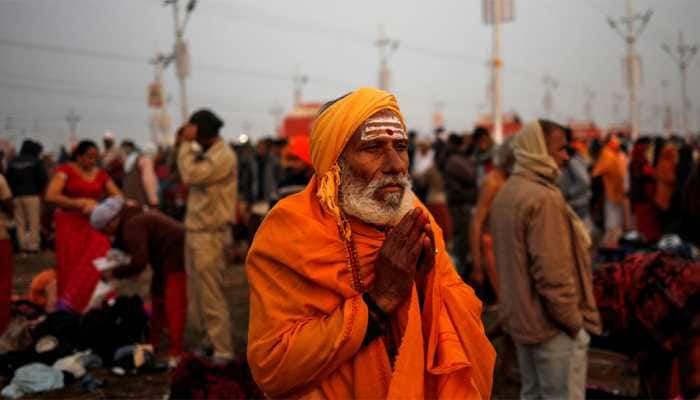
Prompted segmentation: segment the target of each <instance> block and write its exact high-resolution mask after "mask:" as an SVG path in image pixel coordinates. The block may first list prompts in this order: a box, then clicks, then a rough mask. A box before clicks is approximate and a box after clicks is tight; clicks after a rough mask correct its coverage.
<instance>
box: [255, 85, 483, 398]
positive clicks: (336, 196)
mask: <svg viewBox="0 0 700 400" xmlns="http://www.w3.org/2000/svg"><path fill="white" fill-rule="evenodd" d="M405 131H406V129H405V123H404V120H403V117H402V115H401V111H400V110H399V107H398V104H397V102H396V99H395V98H394V96H393V95H391V94H389V93H386V92H383V91H380V90H377V89H372V88H362V89H359V90H357V91H355V92H352V93H350V94H348V95H346V96H344V97H341V98H340V99H337V100H335V101H333V102H331V103H328V104H326V105H325V106H324V107H323V108H322V109H321V111H320V112H319V115H318V117H317V118H316V121H315V123H314V127H313V130H312V133H311V160H312V162H313V167H314V172H315V175H314V177H313V178H312V179H311V182H310V183H309V185H308V186H307V187H306V189H305V190H304V191H302V192H300V193H297V194H295V195H292V196H289V197H287V198H285V199H283V200H281V201H280V202H279V203H278V204H277V205H276V206H275V207H274V208H273V209H272V210H271V211H270V213H269V215H268V216H267V218H266V219H265V220H264V221H263V223H262V225H261V226H260V229H259V230H258V232H257V234H256V236H255V240H254V242H253V244H252V246H251V249H250V252H249V253H248V259H247V261H246V270H247V274H248V281H249V284H250V291H251V293H250V326H249V333H248V362H249V364H250V368H251V370H252V373H253V377H254V378H255V381H256V383H257V384H258V385H259V386H260V387H261V388H262V390H263V391H264V392H265V393H266V395H267V396H269V397H278V398H328V399H347V398H446V399H447V398H449V399H457V398H467V399H475V398H488V397H489V396H490V394H491V384H492V376H493V366H494V361H495V352H494V350H493V347H492V346H491V344H490V343H489V341H488V339H487V338H486V336H485V334H484V328H483V325H482V323H481V319H480V315H481V303H480V302H479V300H478V299H477V298H476V296H475V295H474V292H473V290H472V289H471V288H469V287H468V286H467V285H465V284H464V283H463V282H462V280H461V279H460V278H459V276H458V275H457V273H456V271H455V268H454V266H453V265H452V263H451V261H450V257H449V255H448V254H447V251H446V249H445V242H444V240H443V237H442V232H441V231H440V228H439V227H438V226H437V224H436V223H435V221H434V220H433V218H432V217H431V216H430V214H429V213H428V211H427V210H426V208H425V206H424V205H423V204H421V203H420V202H419V201H418V200H417V199H416V197H415V195H414V194H413V192H412V191H411V189H410V181H409V179H408V152H407V147H408V143H407V137H406V134H405Z"/></svg>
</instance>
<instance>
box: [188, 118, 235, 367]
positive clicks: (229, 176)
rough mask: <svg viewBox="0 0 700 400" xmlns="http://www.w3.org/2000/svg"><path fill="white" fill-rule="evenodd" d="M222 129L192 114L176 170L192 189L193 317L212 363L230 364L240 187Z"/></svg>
mask: <svg viewBox="0 0 700 400" xmlns="http://www.w3.org/2000/svg"><path fill="white" fill-rule="evenodd" d="M222 126H223V122H222V121H221V120H220V119H219V118H218V117H217V116H216V115H214V113H212V112H211V111H209V110H200V111H197V112H195V113H194V114H192V116H191V117H190V121H189V123H188V124H187V125H185V127H184V130H183V135H182V140H183V142H184V143H182V145H181V146H180V150H179V153H178V169H179V171H180V175H181V177H182V181H183V182H184V183H185V184H186V185H187V186H188V187H189V195H188V198H187V214H186V216H185V229H186V234H185V266H186V270H187V275H188V282H187V286H188V297H189V304H190V315H191V316H192V320H193V322H194V326H195V328H196V329H199V330H200V332H201V330H204V331H206V333H207V336H208V338H209V340H210V341H211V344H212V346H213V348H214V360H216V361H221V362H227V361H230V360H232V359H233V357H234V351H233V343H232V339H231V318H230V313H229V309H228V304H227V303H226V297H225V296H224V290H223V272H224V270H225V268H226V259H225V256H224V253H225V249H226V248H227V247H229V246H230V244H231V242H232V238H231V231H230V224H231V223H232V222H233V221H234V217H235V205H236V194H237V193H236V189H237V182H236V155H235V153H234V152H233V150H231V148H230V147H229V146H228V145H227V144H226V143H225V142H224V141H223V139H221V137H220V136H219V130H220V129H221V127H222ZM195 141H196V142H195ZM202 328H203V329H202Z"/></svg>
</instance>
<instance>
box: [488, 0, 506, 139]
mask: <svg viewBox="0 0 700 400" xmlns="http://www.w3.org/2000/svg"><path fill="white" fill-rule="evenodd" d="M502 14H503V2H502V1H501V0H494V4H493V49H492V50H493V54H492V57H493V58H492V60H491V62H492V64H491V65H492V74H493V95H492V96H491V101H492V104H491V112H492V113H493V114H492V117H493V140H494V141H495V142H496V144H501V143H502V142H503V116H502V111H501V91H502V89H501V84H502V81H501V67H502V65H503V61H502V60H501V20H502V19H503V15H502Z"/></svg>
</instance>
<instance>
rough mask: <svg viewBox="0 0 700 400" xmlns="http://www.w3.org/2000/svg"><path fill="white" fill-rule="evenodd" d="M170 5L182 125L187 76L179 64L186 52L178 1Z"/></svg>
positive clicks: (186, 115)
mask: <svg viewBox="0 0 700 400" xmlns="http://www.w3.org/2000/svg"><path fill="white" fill-rule="evenodd" d="M170 4H172V6H173V22H174V26H175V60H176V67H177V71H176V72H177V80H178V83H179V84H180V117H181V118H182V122H183V123H184V122H185V121H187V117H188V111H187V110H188V108H187V84H186V83H185V78H186V77H187V74H186V73H185V71H182V70H181V69H182V66H181V63H183V62H184V61H183V58H184V57H185V56H186V55H184V54H182V52H183V51H186V49H185V42H184V40H183V38H182V35H183V32H182V27H181V26H180V7H179V1H178V0H175V1H172V2H171V3H170Z"/></svg>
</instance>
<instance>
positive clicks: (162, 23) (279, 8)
mask: <svg viewBox="0 0 700 400" xmlns="http://www.w3.org/2000/svg"><path fill="white" fill-rule="evenodd" d="M181 2H182V3H185V2H186V1H185V0H181ZM515 3H516V5H515V7H516V10H515V12H516V20H515V22H513V23H510V24H507V25H505V26H504V27H503V59H504V63H505V67H504V72H503V75H504V78H503V79H504V109H505V110H506V111H511V110H512V111H517V112H518V113H520V114H521V115H522V116H523V117H524V118H526V119H529V118H533V117H537V116H541V115H543V114H544V109H543V101H542V99H543V95H544V85H543V84H542V80H543V79H542V78H543V76H544V75H545V73H548V74H550V75H551V76H552V77H554V78H555V79H557V80H558V81H559V82H560V86H559V88H558V89H557V90H556V91H555V92H554V103H555V106H554V107H555V114H554V116H555V118H557V119H559V120H562V121H566V120H568V119H569V118H577V119H581V118H583V116H584V103H585V88H586V87H587V86H588V87H590V88H591V89H592V90H593V91H594V92H595V93H596V97H595V100H594V108H593V115H594V117H595V119H596V120H597V121H598V123H599V124H601V125H606V124H608V123H610V122H612V121H613V120H614V107H613V105H614V102H615V100H614V98H615V93H619V94H620V95H624V96H625V100H624V101H623V102H622V103H621V104H620V107H619V114H620V116H621V118H626V116H627V110H628V107H627V103H626V90H625V87H624V86H623V81H622V58H623V56H624V51H625V44H624V42H623V40H622V39H621V38H620V37H619V36H618V35H617V34H616V33H615V32H614V31H612V30H611V29H610V28H609V27H608V24H607V23H606V21H605V18H606V17H607V16H621V15H622V14H623V13H624V11H625V1H624V0H515ZM183 6H184V4H183ZM635 7H636V9H637V10H638V11H640V12H642V11H645V10H647V9H648V8H652V9H653V10H654V15H653V17H652V19H651V23H650V24H649V26H648V28H647V30H646V31H645V32H644V34H643V35H642V37H641V39H640V41H639V43H638V52H639V54H640V56H641V57H642V60H643V78H644V83H643V88H642V93H641V99H642V117H641V120H642V129H643V130H645V131H650V130H659V128H660V126H661V113H660V112H659V111H660V107H659V106H660V105H661V104H663V103H664V90H663V88H662V84H661V82H662V81H663V80H668V81H669V83H670V84H669V86H668V89H667V98H668V100H669V101H670V102H671V103H672V104H673V106H674V111H675V113H676V114H677V113H678V111H679V110H680V108H679V107H680V93H679V72H678V68H677V66H676V64H675V63H674V62H673V61H671V60H670V58H669V56H668V55H667V54H666V53H664V52H663V51H662V50H661V43H663V42H668V43H671V44H674V45H675V44H676V42H677V40H678V32H679V30H681V29H682V30H683V31H684V32H685V37H686V40H687V41H688V42H698V41H700V24H698V20H700V1H697V0H656V1H652V0H637V1H635ZM380 24H383V25H384V27H385V30H386V32H387V34H388V35H389V36H390V37H391V38H394V39H397V40H399V41H400V46H399V48H398V50H397V51H396V53H395V54H394V56H393V57H392V58H391V60H390V67H391V69H392V73H393V76H392V87H391V90H392V91H393V92H394V93H396V95H397V97H398V100H399V103H400V105H401V107H402V110H403V111H404V113H405V115H406V117H407V121H408V123H409V125H411V126H412V127H414V128H416V129H418V130H419V131H422V132H427V131H428V130H429V129H430V127H431V117H432V114H433V112H434V109H435V106H434V104H435V103H436V102H442V103H444V111H443V112H444V115H445V118H446V124H447V127H448V129H451V130H464V129H470V128H471V127H472V126H473V122H474V120H475V118H476V115H477V113H479V112H484V111H488V107H485V104H486V92H487V85H488V82H489V77H490V73H489V70H488V68H487V66H486V62H487V59H488V58H489V56H490V51H491V28H490V27H489V26H486V25H484V24H483V23H482V16H481V1H479V0H443V1H430V2H428V1H406V0H404V1H398V0H396V1H379V0H374V1H370V0H353V1H343V2H340V1H328V0H326V1H321V0H295V1H291V0H287V1H282V0H278V1H264V0H255V1H253V0H250V1H245V0H199V2H198V4H197V8H196V9H195V11H194V13H193V14H192V16H191V19H190V22H189V24H188V26H187V29H186V33H185V36H186V39H187V41H188V43H189V45H190V52H191V55H192V77H191V79H189V80H188V82H187V86H188V90H189V103H190V111H193V110H195V109H197V108H199V107H203V106H208V107H211V108H212V109H213V110H214V111H215V112H217V113H219V114H220V115H221V116H222V117H223V119H224V120H225V123H226V126H225V128H224V134H225V136H226V137H228V138H233V137H237V136H238V135H239V134H240V133H241V131H242V130H243V129H244V127H248V129H250V131H251V132H252V133H253V134H254V135H257V136H261V135H265V134H271V133H272V131H273V126H274V117H273V115H272V113H271V110H272V109H274V108H275V106H278V107H281V108H282V109H284V110H285V111H288V110H289V109H290V106H291V103H292V86H293V85H292V77H293V76H294V74H295V71H300V72H301V73H303V74H304V75H307V76H308V77H309V81H308V83H307V84H306V86H305V87H304V99H305V100H309V101H312V100H314V101H320V100H329V99H332V98H335V97H337V96H339V95H341V94H344V93H345V92H347V91H350V90H352V89H354V88H357V87H359V86H364V85H376V84H377V75H378V74H377V72H378V64H379V57H378V50H377V48H376V47H375V46H374V44H373V41H374V40H375V39H376V37H377V35H378V30H379V25H380ZM173 41H174V38H173V16H172V11H171V8H170V7H164V6H163V4H162V1H159V0H118V1H117V0H113V1H107V0H99V1H98V0H52V1H49V0H46V1H39V0H0V54H1V56H0V93H2V95H1V96H0V132H4V133H0V136H1V135H5V136H6V135H7V132H8V130H7V129H6V128H7V125H8V123H9V125H10V126H9V127H10V128H12V130H13V131H14V132H15V133H16V132H20V131H22V130H24V131H25V135H29V136H34V137H37V136H39V137H41V138H42V140H44V141H45V142H47V143H49V144H56V143H60V142H65V141H66V139H67V136H68V125H67V123H66V122H65V114H66V113H67V111H68V110H69V109H75V111H76V112H77V113H78V114H79V115H80V116H81V118H82V119H81V122H80V124H79V128H78V131H79V132H78V133H79V136H80V137H90V138H99V137H100V136H101V135H102V134H103V132H105V131H106V130H112V131H114V132H115V134H116V136H117V137H118V138H119V139H122V138H126V137H129V138H133V139H136V140H137V141H138V142H141V143H144V142H146V141H147V140H148V138H149V136H150V132H149V127H148V121H149V118H150V115H151V111H150V110H149V109H148V108H147V107H146V99H145V96H146V95H145V92H146V86H147V84H148V83H149V82H151V81H152V80H153V76H154V68H153V67H152V66H151V65H150V64H149V63H148V60H149V59H150V58H151V57H152V56H153V55H154V54H155V53H156V52H158V51H162V52H165V51H169V50H170V49H171V48H172V45H173ZM688 89H689V97H690V100H691V102H692V108H691V111H690V114H689V121H690V127H691V128H694V129H698V126H699V124H700V121H699V118H700V90H699V89H700V56H698V57H696V59H694V60H693V62H692V64H691V66H690V67H689V69H688ZM166 90H167V91H168V92H169V94H170V96H171V97H172V101H171V102H170V104H169V105H168V110H169V113H170V115H171V116H172V118H173V122H174V123H175V124H178V123H179V122H180V113H179V92H178V86H177V82H176V80H175V78H174V68H172V67H170V68H169V69H168V70H167V71H166ZM8 117H10V118H9V120H8Z"/></svg>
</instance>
